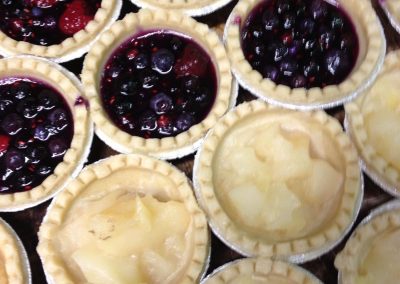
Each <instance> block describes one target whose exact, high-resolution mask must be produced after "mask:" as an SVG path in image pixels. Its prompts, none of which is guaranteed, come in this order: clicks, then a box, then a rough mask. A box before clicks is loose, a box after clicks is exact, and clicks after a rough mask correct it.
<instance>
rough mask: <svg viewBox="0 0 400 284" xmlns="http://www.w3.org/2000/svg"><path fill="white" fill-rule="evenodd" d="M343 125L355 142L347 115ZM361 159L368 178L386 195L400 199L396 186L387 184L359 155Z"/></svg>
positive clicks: (399, 190)
mask: <svg viewBox="0 0 400 284" xmlns="http://www.w3.org/2000/svg"><path fill="white" fill-rule="evenodd" d="M343 124H344V128H345V130H346V133H347V134H348V136H349V137H350V138H351V139H352V140H355V139H354V133H353V130H352V127H351V126H350V123H349V120H348V115H347V114H346V115H345V118H344V123H343ZM357 151H358V150H357ZM359 157H360V162H361V169H362V170H363V172H364V173H366V174H367V175H368V177H369V178H370V179H371V180H372V181H373V182H374V183H375V184H376V185H378V186H379V187H380V188H381V189H382V190H383V191H385V192H386V193H388V194H390V195H392V196H394V197H397V198H400V189H399V188H397V187H396V186H395V185H393V184H390V183H389V182H387V181H386V179H385V178H384V177H383V176H382V175H381V174H379V173H378V172H376V170H374V169H373V168H372V167H371V166H369V165H368V163H367V162H366V161H365V160H364V159H363V157H362V156H361V155H359Z"/></svg>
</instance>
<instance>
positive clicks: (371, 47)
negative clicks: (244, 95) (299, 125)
mask: <svg viewBox="0 0 400 284" xmlns="http://www.w3.org/2000/svg"><path fill="white" fill-rule="evenodd" d="M338 2H339V3H340V5H341V7H343V8H344V10H345V11H346V12H347V13H348V14H349V15H350V17H351V19H353V23H354V25H355V28H356V31H357V34H358V36H359V41H360V50H359V57H358V60H357V62H356V66H355V67H354V69H353V71H352V72H351V74H350V75H349V77H348V78H347V79H346V80H344V81H343V82H342V83H340V84H339V85H330V86H327V87H325V88H311V89H305V88H295V89H291V88H290V87H288V86H285V85H277V84H275V83H274V82H273V81H272V80H270V79H266V78H263V76H262V75H261V74H260V73H259V72H258V71H256V70H254V69H253V68H252V67H251V65H250V64H249V62H248V61H247V60H246V59H245V57H244V54H243V50H242V47H241V31H240V29H241V26H242V24H243V23H244V21H245V20H246V18H247V16H248V15H249V13H250V12H251V11H252V9H253V8H254V7H255V6H256V5H257V4H258V3H260V0H241V1H239V3H238V4H237V5H236V7H235V8H234V9H233V11H232V13H231V15H230V17H229V19H228V22H227V25H226V28H225V34H224V38H225V43H226V46H227V51H228V56H229V58H230V61H231V64H232V72H233V74H234V75H235V77H236V79H237V80H238V81H239V83H240V84H241V85H242V86H243V87H244V88H246V89H248V90H249V91H250V92H251V93H253V94H254V95H255V96H257V97H259V98H261V99H262V100H265V101H267V102H269V103H271V104H275V105H280V106H284V107H286V108H292V109H293V108H295V109H315V108H321V107H323V108H325V107H333V106H337V105H340V104H342V103H344V102H347V101H350V100H352V99H354V97H356V96H357V95H359V94H360V93H361V92H362V91H363V90H365V89H366V88H368V87H369V85H370V84H371V83H372V82H373V81H374V79H375V78H376V76H377V73H378V72H379V69H380V67H381V65H382V63H383V60H384V56H385V52H386V40H385V37H384V33H383V29H382V26H381V24H380V22H379V20H378V18H377V16H376V14H375V12H374V9H373V8H372V6H371V3H370V2H369V1H358V0H350V1H344V0H339V1H338Z"/></svg>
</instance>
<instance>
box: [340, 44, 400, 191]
mask: <svg viewBox="0 0 400 284" xmlns="http://www.w3.org/2000/svg"><path fill="white" fill-rule="evenodd" d="M394 70H400V52H399V51H394V52H391V53H389V54H388V55H387V57H386V59H385V63H384V65H383V69H382V71H381V73H380V77H378V80H379V79H380V78H382V77H384V76H385V74H390V72H392V71H394ZM372 95H373V93H372V92H367V93H365V94H364V95H362V96H361V97H359V98H358V99H357V100H355V101H354V102H352V103H349V104H347V105H345V111H346V121H347V131H348V132H349V134H350V136H351V138H352V140H353V141H354V144H355V145H356V147H357V150H358V153H359V155H360V156H361V158H362V160H363V162H364V165H363V166H364V170H365V171H366V172H367V173H368V175H369V176H370V177H371V178H372V179H373V180H374V181H375V182H376V183H378V184H380V185H381V187H382V188H383V189H385V190H387V191H388V192H389V193H390V194H393V195H395V196H400V171H399V170H398V169H396V168H395V167H394V166H393V165H391V164H390V163H389V162H388V161H387V160H385V158H384V157H383V156H382V155H380V154H379V153H378V151H377V149H376V148H375V147H374V146H373V144H372V143H371V142H370V141H369V137H368V134H367V130H366V123H365V120H364V116H363V113H362V109H363V107H364V105H365V102H366V100H367V98H368V97H370V96H372Z"/></svg>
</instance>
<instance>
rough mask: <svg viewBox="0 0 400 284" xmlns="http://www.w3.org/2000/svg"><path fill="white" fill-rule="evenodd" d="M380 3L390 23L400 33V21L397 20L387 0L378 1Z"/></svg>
mask: <svg viewBox="0 0 400 284" xmlns="http://www.w3.org/2000/svg"><path fill="white" fill-rule="evenodd" d="M378 3H379V5H380V6H381V8H382V10H383V12H384V13H385V14H386V16H387V18H388V20H389V22H390V24H391V25H392V27H393V28H394V29H395V30H396V32H398V33H400V23H399V22H398V21H397V19H396V18H395V17H394V16H393V14H392V13H391V12H390V10H389V8H388V6H387V4H386V1H384V0H380V1H378Z"/></svg>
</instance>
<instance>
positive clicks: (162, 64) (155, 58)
mask: <svg viewBox="0 0 400 284" xmlns="http://www.w3.org/2000/svg"><path fill="white" fill-rule="evenodd" d="M174 64H175V56H174V54H173V53H172V52H171V51H169V50H168V49H165V48H161V49H159V50H157V51H156V52H154V53H153V54H152V56H151V67H152V68H153V70H155V71H157V72H158V73H160V74H167V73H169V72H170V71H171V70H172V67H173V66H174Z"/></svg>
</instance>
